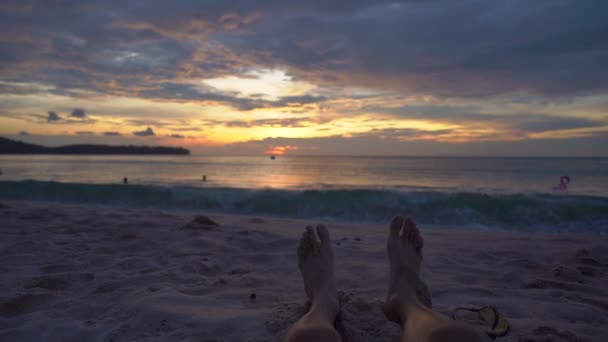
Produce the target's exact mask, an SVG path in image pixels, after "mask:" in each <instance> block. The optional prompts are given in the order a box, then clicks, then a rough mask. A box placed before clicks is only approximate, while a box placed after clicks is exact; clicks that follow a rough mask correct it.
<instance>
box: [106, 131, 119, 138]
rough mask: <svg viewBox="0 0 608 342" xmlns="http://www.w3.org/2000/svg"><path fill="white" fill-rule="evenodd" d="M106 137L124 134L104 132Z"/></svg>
mask: <svg viewBox="0 0 608 342" xmlns="http://www.w3.org/2000/svg"><path fill="white" fill-rule="evenodd" d="M103 135H104V136H106V137H116V136H120V135H122V134H121V133H120V132H103Z"/></svg>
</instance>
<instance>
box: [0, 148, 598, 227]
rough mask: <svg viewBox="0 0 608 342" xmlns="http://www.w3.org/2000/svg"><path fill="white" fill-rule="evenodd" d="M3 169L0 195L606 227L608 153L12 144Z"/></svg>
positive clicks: (458, 222) (472, 223)
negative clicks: (319, 152) (68, 150)
mask: <svg viewBox="0 0 608 342" xmlns="http://www.w3.org/2000/svg"><path fill="white" fill-rule="evenodd" d="M0 168H1V169H2V175H0V199H23V200H44V201H58V202H70V203H73V202H77V203H91V204H103V205H111V206H132V207H155V208H172V209H175V208H182V209H202V210H213V211H221V212H227V213H237V214H252V215H274V216H286V217H299V218H307V217H311V218H312V217H314V218H322V219H330V220H339V221H347V222H348V221H357V222H385V221H387V220H388V219H390V217H391V216H392V215H395V214H397V213H402V214H406V215H412V216H414V217H415V218H416V219H417V220H418V221H419V222H422V223H433V224H438V225H448V226H463V227H477V228H489V229H492V228H498V229H509V230H545V231H546V230H550V231H563V230H568V231H595V232H603V233H606V232H608V158H488V157H483V158H481V157H479V158H473V157H466V158H465V157H346V156H336V157H331V156H278V157H277V158H276V159H274V160H272V159H270V158H269V157H268V156H195V155H193V156H58V155H50V156H49V155H46V156H38V155H18V156H17V155H5V156H0ZM203 176H205V178H206V181H203ZM562 176H568V177H569V179H570V182H569V183H567V184H566V186H567V191H565V190H563V188H564V187H563V186H562V187H561V188H560V186H559V185H560V178H562ZM125 177H127V178H128V183H129V184H128V185H124V184H122V183H123V178H125ZM562 182H564V181H562Z"/></svg>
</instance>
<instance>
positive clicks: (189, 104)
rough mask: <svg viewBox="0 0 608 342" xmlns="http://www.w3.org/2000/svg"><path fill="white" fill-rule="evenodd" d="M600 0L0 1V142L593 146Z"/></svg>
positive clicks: (602, 68) (598, 137)
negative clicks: (0, 139)
mask: <svg viewBox="0 0 608 342" xmlns="http://www.w3.org/2000/svg"><path fill="white" fill-rule="evenodd" d="M607 13H608V2H607V1H605V0H597V1H594V0H571V1H570V0H535V1H530V0H509V1H488V0H459V1H452V0H428V1H424V0H410V1H401V2H400V1H382V0H375V1H365V0H350V1H333V0H307V1H291V0H280V1H277V0H259V1H247V0H235V1H224V0H173V1H160V0H149V1H138V0H131V1H122V0H120V1H119V0H108V1H88V0H71V1H58V0H55V1H51V0H48V1H28V0H3V1H2V2H0V135H1V136H5V137H8V138H13V139H18V140H21V141H26V142H32V143H40V144H44V145H48V146H57V145H64V144H80V143H102V144H136V145H171V146H182V147H185V148H188V149H190V150H191V151H192V152H193V153H195V154H220V155H224V154H226V155H237V154H245V155H250V154H263V153H266V154H294V155H295V154H306V155H315V154H346V155H446V156H452V155H453V156H464V155H484V156H608V63H607V62H606V61H608V20H606V14H607Z"/></svg>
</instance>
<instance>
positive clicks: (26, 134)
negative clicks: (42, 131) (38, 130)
mask: <svg viewBox="0 0 608 342" xmlns="http://www.w3.org/2000/svg"><path fill="white" fill-rule="evenodd" d="M28 135H30V134H29V133H28V132H27V131H21V132H19V136H22V137H27V136H28Z"/></svg>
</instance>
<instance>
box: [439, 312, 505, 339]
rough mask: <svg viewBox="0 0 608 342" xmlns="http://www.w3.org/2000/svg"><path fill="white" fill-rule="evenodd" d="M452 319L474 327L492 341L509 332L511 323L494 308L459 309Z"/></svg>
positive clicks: (453, 313)
mask: <svg viewBox="0 0 608 342" xmlns="http://www.w3.org/2000/svg"><path fill="white" fill-rule="evenodd" d="M451 316H452V319H453V320H455V321H460V322H464V323H467V324H470V325H474V326H476V327H478V328H479V329H481V331H483V332H484V333H486V334H488V336H490V337H491V338H492V339H495V338H496V337H501V336H504V335H506V334H507V332H508V331H509V322H507V319H506V318H505V317H504V316H502V315H501V314H499V313H498V311H496V309H495V308H494V307H492V306H483V307H480V308H464V307H458V308H455V309H454V310H453V311H452V314H451Z"/></svg>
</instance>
